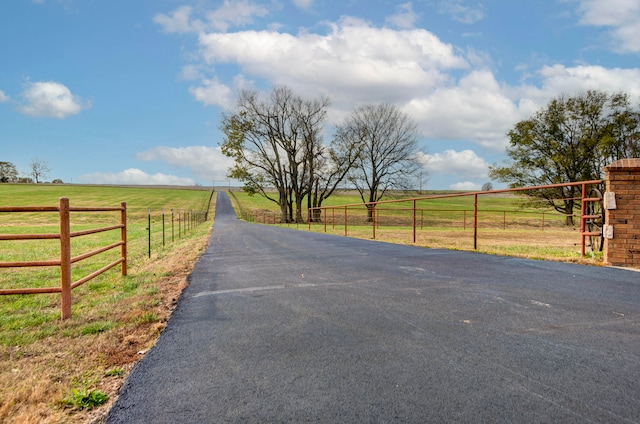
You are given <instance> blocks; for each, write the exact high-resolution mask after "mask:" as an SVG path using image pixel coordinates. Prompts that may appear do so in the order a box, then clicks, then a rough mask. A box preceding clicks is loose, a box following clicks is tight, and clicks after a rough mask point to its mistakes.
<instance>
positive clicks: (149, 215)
mask: <svg viewBox="0 0 640 424" xmlns="http://www.w3.org/2000/svg"><path fill="white" fill-rule="evenodd" d="M147 224H148V227H147V230H148V231H149V232H148V234H149V236H148V238H147V240H148V247H149V249H148V251H149V257H151V208H149V209H148V210H147Z"/></svg>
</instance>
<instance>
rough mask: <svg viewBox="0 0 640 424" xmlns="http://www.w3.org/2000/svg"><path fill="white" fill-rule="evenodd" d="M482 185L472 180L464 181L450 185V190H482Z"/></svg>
mask: <svg viewBox="0 0 640 424" xmlns="http://www.w3.org/2000/svg"><path fill="white" fill-rule="evenodd" d="M481 188H482V186H481V185H480V184H476V183H473V182H471V181H463V182H459V183H455V184H451V185H450V186H449V190H457V191H480V189H481Z"/></svg>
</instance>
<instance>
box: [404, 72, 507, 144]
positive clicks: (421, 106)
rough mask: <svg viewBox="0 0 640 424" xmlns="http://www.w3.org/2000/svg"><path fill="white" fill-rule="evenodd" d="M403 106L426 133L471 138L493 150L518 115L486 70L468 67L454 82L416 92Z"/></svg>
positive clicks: (504, 141) (452, 137) (504, 138)
mask: <svg viewBox="0 0 640 424" xmlns="http://www.w3.org/2000/svg"><path fill="white" fill-rule="evenodd" d="M405 109H406V112H407V113H408V114H409V115H411V116H413V117H414V118H415V119H416V120H417V121H418V122H419V123H420V124H421V128H422V131H423V134H424V135H425V136H427V137H430V138H439V139H467V140H472V141H475V142H477V143H478V144H480V145H482V146H484V147H487V148H490V149H493V150H496V151H498V150H501V149H503V148H504V146H505V145H506V142H507V140H506V136H505V133H506V132H507V130H508V128H509V127H510V126H511V125H513V123H514V122H516V120H517V118H518V117H519V112H518V109H517V107H516V105H515V104H514V102H513V101H512V99H510V98H509V97H508V95H507V93H505V92H504V91H503V89H502V87H500V85H499V84H498V82H497V81H496V80H495V78H494V76H493V74H492V73H491V72H489V71H487V70H481V71H472V72H470V73H469V74H468V75H466V76H464V77H463V78H461V79H460V80H459V81H458V83H457V84H455V85H452V86H445V87H441V88H437V89H436V90H434V91H433V92H432V93H430V94H429V95H426V96H423V97H417V96H416V97H414V98H413V99H411V100H410V101H409V103H408V104H407V106H406V107H405Z"/></svg>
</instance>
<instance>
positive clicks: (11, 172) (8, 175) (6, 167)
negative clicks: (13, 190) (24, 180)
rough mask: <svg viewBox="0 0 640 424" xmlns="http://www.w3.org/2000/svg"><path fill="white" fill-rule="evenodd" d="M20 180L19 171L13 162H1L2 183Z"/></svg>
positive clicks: (0, 180) (0, 178)
mask: <svg viewBox="0 0 640 424" xmlns="http://www.w3.org/2000/svg"><path fill="white" fill-rule="evenodd" d="M17 180H18V171H17V170H16V166H15V165H14V164H12V163H11V162H0V183H13V182H16V181H17Z"/></svg>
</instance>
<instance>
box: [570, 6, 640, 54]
mask: <svg viewBox="0 0 640 424" xmlns="http://www.w3.org/2000/svg"><path fill="white" fill-rule="evenodd" d="M575 1H577V2H578V3H579V4H578V13H579V14H580V23H581V24H583V25H589V26H596V27H606V28H609V29H610V30H609V35H610V36H611V38H612V48H613V50H616V51H619V52H622V53H630V52H640V2H638V1H637V0H575Z"/></svg>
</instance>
